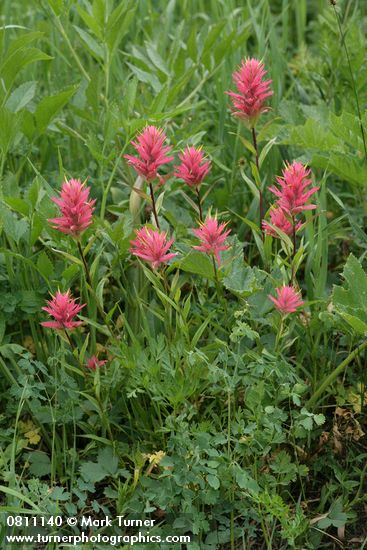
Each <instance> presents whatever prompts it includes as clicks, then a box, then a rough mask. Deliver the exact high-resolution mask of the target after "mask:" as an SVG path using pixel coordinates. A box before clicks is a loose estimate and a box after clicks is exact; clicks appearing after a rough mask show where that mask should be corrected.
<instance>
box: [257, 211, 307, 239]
mask: <svg viewBox="0 0 367 550" xmlns="http://www.w3.org/2000/svg"><path fill="white" fill-rule="evenodd" d="M270 223H271V224H272V225H274V226H275V227H277V228H278V229H280V230H281V231H283V233H285V234H286V235H292V234H293V225H292V224H291V222H290V221H289V219H288V218H287V216H286V214H285V213H284V211H283V210H282V209H281V208H279V207H274V208H272V209H271V210H270ZM262 226H263V229H264V231H265V233H266V234H267V235H271V236H272V237H276V238H277V239H279V238H280V235H279V234H278V233H277V232H276V231H275V229H274V228H273V227H271V225H269V223H268V222H266V221H265V220H263V223H262ZM301 227H302V223H301V222H297V223H296V231H298V230H299V229H300V228H301Z"/></svg>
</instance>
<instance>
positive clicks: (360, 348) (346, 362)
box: [306, 340, 367, 408]
mask: <svg viewBox="0 0 367 550" xmlns="http://www.w3.org/2000/svg"><path fill="white" fill-rule="evenodd" d="M365 348H367V340H365V341H364V342H363V343H362V344H361V345H360V346H358V348H356V349H355V350H353V351H352V352H351V353H350V354H349V355H348V357H347V358H346V359H344V361H342V362H341V363H340V365H338V366H337V367H336V369H334V370H333V372H332V373H331V374H329V376H327V377H326V378H325V380H324V381H323V382H322V384H321V385H320V386H319V387H318V389H317V390H316V391H315V393H314V394H313V395H312V396H311V397H310V399H309V400H308V402H307V405H306V406H307V408H309V407H312V406H313V405H314V404H315V403H316V402H317V400H318V399H319V397H320V396H321V395H322V394H323V393H324V391H325V390H326V388H327V387H328V386H330V384H332V383H333V382H334V380H336V378H337V377H338V376H339V375H340V374H341V373H342V372H343V370H344V369H345V368H346V367H347V366H348V365H349V363H351V362H352V361H353V359H355V357H357V355H359V354H360V353H361V351H363V350H364V349H365Z"/></svg>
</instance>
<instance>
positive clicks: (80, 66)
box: [54, 16, 91, 82]
mask: <svg viewBox="0 0 367 550" xmlns="http://www.w3.org/2000/svg"><path fill="white" fill-rule="evenodd" d="M54 21H55V24H56V27H57V28H58V29H59V31H60V34H61V36H62V37H63V39H64V40H65V43H66V45H67V46H68V48H69V50H70V52H71V55H72V56H73V57H74V59H75V61H76V64H77V65H78V67H79V69H80V70H81V72H82V73H83V75H84V77H85V78H86V79H87V81H88V82H90V81H91V77H90V76H89V74H88V73H87V71H86V70H85V68H84V66H83V63H82V62H81V61H80V59H79V56H78V54H77V53H76V51H75V50H74V48H73V45H72V43H71V42H70V39H69V37H68V35H67V34H66V31H65V29H64V27H63V26H62V23H61V21H60V19H59V18H58V17H57V16H55V17H54Z"/></svg>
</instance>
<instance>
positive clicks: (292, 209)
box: [269, 162, 319, 217]
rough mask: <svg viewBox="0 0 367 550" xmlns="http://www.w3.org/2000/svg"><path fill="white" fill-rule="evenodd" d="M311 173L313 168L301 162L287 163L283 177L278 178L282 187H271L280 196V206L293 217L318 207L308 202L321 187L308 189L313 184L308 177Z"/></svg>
mask: <svg viewBox="0 0 367 550" xmlns="http://www.w3.org/2000/svg"><path fill="white" fill-rule="evenodd" d="M310 173H311V170H309V169H307V168H306V167H305V166H303V164H301V163H300V162H293V163H292V164H287V165H286V167H285V168H284V170H283V175H282V177H279V176H278V177H277V178H276V180H277V182H278V184H279V185H280V189H278V188H277V187H274V186H273V187H269V191H271V192H272V193H273V194H274V195H275V196H277V197H278V200H277V204H278V206H279V207H280V208H282V209H283V210H284V212H285V213H286V214H288V215H289V216H291V217H293V216H295V215H296V214H298V212H302V211H303V210H313V209H314V208H316V205H315V204H306V202H307V201H308V199H309V198H310V197H311V195H313V194H314V193H316V191H317V190H318V189H319V187H312V188H311V189H307V188H308V187H309V186H310V185H311V184H312V179H311V178H309V177H308V176H309V175H310Z"/></svg>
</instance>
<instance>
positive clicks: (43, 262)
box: [37, 250, 54, 279]
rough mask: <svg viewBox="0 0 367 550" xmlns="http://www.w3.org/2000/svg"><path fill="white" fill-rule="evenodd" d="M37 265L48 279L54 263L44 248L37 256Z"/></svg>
mask: <svg viewBox="0 0 367 550" xmlns="http://www.w3.org/2000/svg"><path fill="white" fill-rule="evenodd" d="M37 267H38V269H39V271H40V272H41V273H42V275H43V276H44V277H45V278H46V279H49V278H50V277H51V276H52V274H53V272H54V265H53V263H52V262H51V260H50V259H49V257H48V256H47V254H46V252H45V251H44V250H43V251H42V252H41V254H40V255H39V256H38V259H37Z"/></svg>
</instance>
